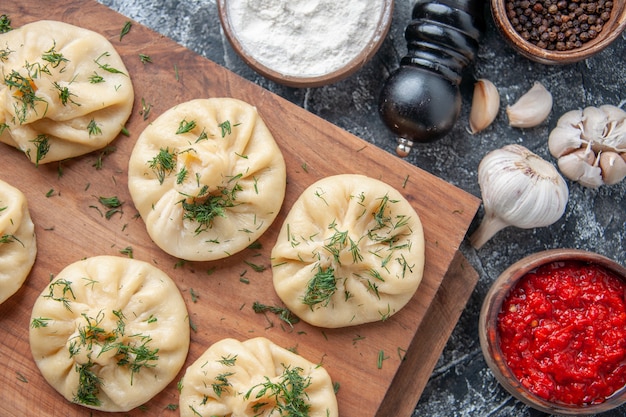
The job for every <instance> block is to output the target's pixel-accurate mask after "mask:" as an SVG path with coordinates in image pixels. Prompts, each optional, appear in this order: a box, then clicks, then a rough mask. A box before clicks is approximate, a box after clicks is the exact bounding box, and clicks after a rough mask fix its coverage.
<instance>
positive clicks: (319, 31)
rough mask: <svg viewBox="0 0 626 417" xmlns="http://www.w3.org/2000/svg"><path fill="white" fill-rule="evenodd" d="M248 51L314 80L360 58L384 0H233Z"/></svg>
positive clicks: (235, 22) (235, 23)
mask: <svg viewBox="0 0 626 417" xmlns="http://www.w3.org/2000/svg"><path fill="white" fill-rule="evenodd" d="M227 7H228V13H229V15H230V23H231V26H232V29H233V31H234V32H235V36H236V37H237V39H238V40H239V43H240V44H241V46H242V48H243V49H244V51H245V52H246V53H247V54H248V55H250V56H251V57H253V58H254V59H255V60H257V61H258V62H260V63H261V64H263V65H265V66H266V67H268V68H270V69H272V70H274V71H276V72H279V73H281V74H284V75H289V76H295V77H313V76H319V75H324V74H328V73H330V72H333V71H336V70H338V69H340V68H341V67H343V66H344V65H345V64H347V63H348V62H349V61H351V60H353V59H355V58H356V57H357V56H358V54H359V53H360V52H361V51H362V50H363V49H364V48H365V47H366V46H367V44H368V42H369V41H370V40H371V39H372V37H373V36H374V34H375V31H376V29H377V26H378V23H379V21H380V18H381V13H382V10H383V2H382V1H381V0H349V1H338V0H230V1H228V2H227Z"/></svg>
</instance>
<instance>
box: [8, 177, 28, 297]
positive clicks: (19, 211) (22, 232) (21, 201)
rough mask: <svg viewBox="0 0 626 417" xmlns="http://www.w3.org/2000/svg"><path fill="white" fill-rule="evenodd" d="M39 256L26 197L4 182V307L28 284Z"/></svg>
mask: <svg viewBox="0 0 626 417" xmlns="http://www.w3.org/2000/svg"><path fill="white" fill-rule="evenodd" d="M36 257H37V241H36V236H35V225H34V224H33V221H32V219H31V217H30V211H29V210H28V202H27V201H26V196H25V195H24V193H22V192H21V191H20V190H19V189H17V188H15V187H13V186H12V185H10V184H9V183H6V182H4V181H2V180H0V304H1V303H3V302H5V301H6V300H7V299H8V298H9V297H10V296H12V295H13V294H15V293H16V292H17V291H18V290H19V289H20V288H21V287H22V285H23V284H24V281H25V280H26V277H28V274H29V273H30V270H31V268H32V267H33V264H34V263H35V258H36Z"/></svg>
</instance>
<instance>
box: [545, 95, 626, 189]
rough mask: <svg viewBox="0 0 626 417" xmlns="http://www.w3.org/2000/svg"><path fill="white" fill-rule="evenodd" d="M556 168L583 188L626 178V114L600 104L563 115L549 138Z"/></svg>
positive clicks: (609, 183) (616, 181) (616, 108)
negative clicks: (556, 164)
mask: <svg viewBox="0 0 626 417" xmlns="http://www.w3.org/2000/svg"><path fill="white" fill-rule="evenodd" d="M548 148H549V149H550V153H551V154H552V156H554V157H555V158H557V163H558V166H559V169H560V170H561V172H562V173H563V175H565V177H567V178H569V179H570V180H572V181H576V182H578V183H579V184H581V185H582V186H584V187H589V188H597V187H600V186H602V185H613V184H617V183H619V182H621V181H622V180H623V179H624V178H626V112H625V111H624V110H622V109H620V108H619V107H616V106H612V105H602V106H600V107H586V108H585V109H583V110H580V109H579V110H571V111H568V112H566V113H564V114H563V115H562V116H561V117H560V118H559V120H558V122H557V124H556V127H555V128H554V129H553V130H552V132H550V135H549V137H548Z"/></svg>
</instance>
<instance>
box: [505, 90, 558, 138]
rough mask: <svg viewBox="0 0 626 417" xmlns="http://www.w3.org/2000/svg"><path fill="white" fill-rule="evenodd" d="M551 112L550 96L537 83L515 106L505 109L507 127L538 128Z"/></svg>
mask: <svg viewBox="0 0 626 417" xmlns="http://www.w3.org/2000/svg"><path fill="white" fill-rule="evenodd" d="M551 111H552V94H550V92H549V91H548V90H547V89H546V88H545V87H544V86H543V84H541V83H540V82H538V81H537V82H535V84H534V85H533V86H532V88H531V89H530V90H528V91H527V92H526V93H525V94H524V95H523V96H521V97H520V98H519V99H518V100H517V101H516V102H515V104H513V105H512V106H507V108H506V114H507V116H508V117H509V125H511V126H513V127H535V126H538V125H540V124H541V123H542V122H543V121H544V120H546V119H547V118H548V116H549V115H550V112H551Z"/></svg>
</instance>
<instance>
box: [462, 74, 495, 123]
mask: <svg viewBox="0 0 626 417" xmlns="http://www.w3.org/2000/svg"><path fill="white" fill-rule="evenodd" d="M499 110H500V93H498V89H497V88H496V86H495V84H494V83H492V82H491V81H489V80H487V79H484V78H481V79H479V80H478V81H476V83H475V84H474V95H473V97H472V108H471V110H470V115H469V125H470V132H471V133H472V134H475V133H478V132H480V131H481V130H484V129H486V128H487V127H488V126H489V125H491V123H493V121H494V120H495V118H496V116H497V115H498V111H499Z"/></svg>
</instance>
